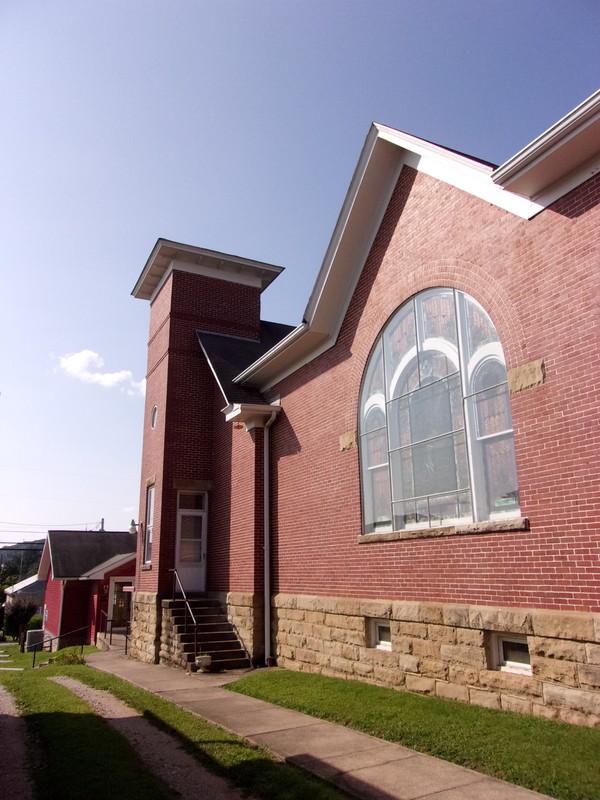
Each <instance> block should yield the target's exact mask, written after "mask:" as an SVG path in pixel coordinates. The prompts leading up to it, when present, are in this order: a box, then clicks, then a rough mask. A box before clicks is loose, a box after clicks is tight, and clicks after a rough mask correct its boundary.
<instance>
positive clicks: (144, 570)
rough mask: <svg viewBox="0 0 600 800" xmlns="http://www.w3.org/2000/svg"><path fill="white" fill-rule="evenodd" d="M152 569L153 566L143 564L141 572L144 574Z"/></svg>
mask: <svg viewBox="0 0 600 800" xmlns="http://www.w3.org/2000/svg"><path fill="white" fill-rule="evenodd" d="M151 569H152V564H142V566H141V570H142V572H147V571H148V570H151Z"/></svg>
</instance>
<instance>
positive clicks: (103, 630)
mask: <svg viewBox="0 0 600 800" xmlns="http://www.w3.org/2000/svg"><path fill="white" fill-rule="evenodd" d="M100 620H101V622H100V629H99V630H98V631H96V636H95V638H94V643H95V644H97V642H98V633H104V635H105V636H106V634H108V624H109V623H110V635H109V639H108V643H109V644H110V645H112V637H113V623H114V621H115V618H114V617H109V616H108V614H107V612H106V611H100ZM102 622H104V625H102ZM124 635H125V655H127V650H128V646H129V639H130V638H131V622H130V621H129V620H127V621H126V622H125V634H124Z"/></svg>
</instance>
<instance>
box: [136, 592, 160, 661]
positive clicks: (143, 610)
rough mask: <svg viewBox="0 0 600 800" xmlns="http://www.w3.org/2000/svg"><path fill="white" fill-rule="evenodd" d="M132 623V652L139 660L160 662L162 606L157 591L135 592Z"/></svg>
mask: <svg viewBox="0 0 600 800" xmlns="http://www.w3.org/2000/svg"><path fill="white" fill-rule="evenodd" d="M132 620H133V621H132V623H131V649H130V654H131V656H132V657H133V658H137V660H138V661H144V662H146V663H150V664H157V663H158V652H159V646H160V628H161V608H160V600H159V597H158V594H156V593H155V592H135V593H134V595H133V614H132Z"/></svg>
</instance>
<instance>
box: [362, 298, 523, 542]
mask: <svg viewBox="0 0 600 800" xmlns="http://www.w3.org/2000/svg"><path fill="white" fill-rule="evenodd" d="M359 436H360V465H361V482H362V500H363V529H364V532H365V533H383V532H387V531H393V530H395V531H397V530H403V529H406V528H424V527H434V526H438V525H451V524H453V523H457V522H467V521H481V520H487V519H491V518H494V517H496V516H508V515H510V516H518V515H519V498H518V488H517V473H516V465H515V455H514V444H513V431H512V422H511V415H510V400H509V395H508V386H507V375H506V365H505V361H504V354H503V352H502V346H501V344H500V342H499V340H498V335H497V333H496V329H495V327H494V325H493V323H492V321H491V320H490V318H489V316H488V315H487V314H486V312H485V311H484V310H483V308H482V307H481V306H480V305H479V304H478V303H477V302H476V301H475V300H473V298H471V297H469V296H468V295H466V294H464V293H463V292H459V291H457V290H455V289H429V290H427V291H425V292H421V293H420V294H418V295H416V296H415V297H413V298H412V299H411V300H409V301H408V302H407V303H405V304H404V305H403V306H402V307H401V308H399V309H398V311H397V312H396V313H395V314H394V316H393V317H392V318H391V319H390V321H389V322H388V323H387V325H386V326H385V328H384V329H383V331H382V332H381V334H380V336H379V339H378V340H377V342H376V344H375V347H374V349H373V352H372V353H371V356H370V358H369V361H368V364H367V368H366V371H365V376H364V379H363V387H362V390H361V397H360V420H359Z"/></svg>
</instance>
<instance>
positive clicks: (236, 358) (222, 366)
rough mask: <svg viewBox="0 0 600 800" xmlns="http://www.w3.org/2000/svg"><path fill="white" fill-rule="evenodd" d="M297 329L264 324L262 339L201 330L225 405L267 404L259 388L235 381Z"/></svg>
mask: <svg viewBox="0 0 600 800" xmlns="http://www.w3.org/2000/svg"><path fill="white" fill-rule="evenodd" d="M292 330H293V328H292V326H291V325H284V324H282V323H279V322H263V321H261V323H260V340H259V341H256V340H254V339H241V338H239V337H237V336H225V335H222V334H218V333H207V332H205V331H198V332H197V336H198V341H199V342H200V347H201V348H202V350H203V352H204V355H205V356H206V359H207V361H208V363H209V366H210V368H211V370H212V372H213V374H214V376H215V378H216V380H217V383H218V385H219V388H220V390H221V393H222V395H223V398H224V400H225V402H226V403H227V404H228V405H229V406H232V405H234V404H236V403H251V404H259V405H260V404H266V403H265V400H264V398H263V396H262V394H261V393H260V391H259V390H258V389H256V388H255V387H253V386H244V385H242V384H239V383H235V382H234V378H235V377H236V375H238V374H239V372H240V371H241V370H242V369H244V368H245V367H247V366H248V364H251V363H253V362H255V361H256V360H257V359H258V358H260V357H261V356H262V355H264V353H266V352H268V351H269V350H271V349H272V348H273V347H274V346H275V345H276V344H277V343H278V342H280V341H281V340H282V339H284V338H285V337H286V336H287V335H288V334H289V333H290V332H291V331H292Z"/></svg>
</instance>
